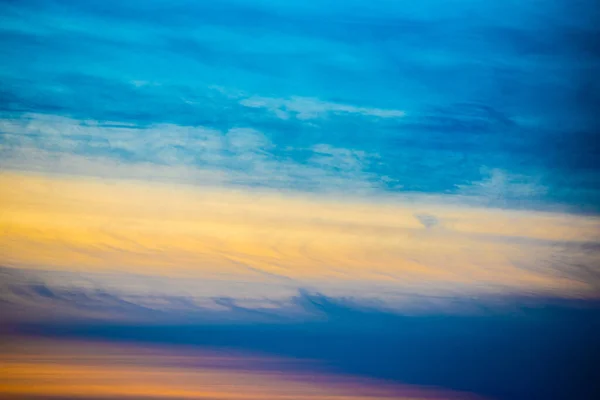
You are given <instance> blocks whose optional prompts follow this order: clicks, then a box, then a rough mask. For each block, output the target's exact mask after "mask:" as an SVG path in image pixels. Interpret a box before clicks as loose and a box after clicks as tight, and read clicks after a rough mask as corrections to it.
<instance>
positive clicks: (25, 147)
mask: <svg viewBox="0 0 600 400" xmlns="http://www.w3.org/2000/svg"><path fill="white" fill-rule="evenodd" d="M0 130H1V131H2V133H3V142H2V144H1V145H0V154H2V155H3V158H2V161H1V162H0V167H3V168H10V169H20V170H33V171H46V172H59V173H70V174H82V175H91V176H104V177H106V176H110V175H112V176H114V177H117V176H120V177H127V176H129V177H134V178H140V179H150V180H153V179H159V180H166V181H180V182H188V183H210V182H212V183H220V184H230V185H243V186H267V187H274V188H286V189H297V190H309V191H336V190H340V189H342V188H344V189H352V190H354V191H356V192H364V191H369V190H374V189H376V188H378V187H382V186H383V185H384V182H383V180H379V178H378V177H377V176H376V175H374V174H372V173H369V172H368V171H366V169H367V167H368V165H369V161H370V158H371V155H368V154H366V153H364V152H360V151H351V150H347V149H344V148H339V147H334V146H331V145H324V144H323V145H315V146H314V147H312V148H297V149H294V148H291V149H288V150H282V149H280V148H277V147H276V146H275V145H274V144H273V143H272V142H271V140H270V139H269V138H268V137H267V136H266V135H265V134H263V133H261V132H260V131H258V130H256V129H252V128H232V129H229V130H226V131H220V130H217V129H212V128H207V127H201V126H196V127H191V126H179V125H172V124H156V125H151V126H147V127H137V126H130V125H127V124H117V123H114V122H102V123H101V122H98V121H89V120H86V121H80V120H75V119H72V118H67V117H60V116H51V115H39V114H33V115H24V116H22V117H21V118H16V119H3V120H1V122H0ZM306 153H308V154H309V156H308V157H307V156H306Z"/></svg>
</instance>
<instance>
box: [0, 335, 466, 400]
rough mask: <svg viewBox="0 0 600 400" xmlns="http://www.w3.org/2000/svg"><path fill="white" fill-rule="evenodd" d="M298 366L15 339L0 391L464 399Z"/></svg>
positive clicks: (243, 357) (3, 354)
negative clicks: (312, 370)
mask: <svg viewBox="0 0 600 400" xmlns="http://www.w3.org/2000/svg"><path fill="white" fill-rule="evenodd" d="M3 339H6V338H3ZM301 365H302V364H301V363H299V362H295V364H292V363H291V362H290V361H289V360H288V361H285V360H282V359H274V358H265V357H260V356H249V355H247V354H231V352H228V353H226V354H224V353H218V352H214V351H212V352H203V351H200V350H196V349H193V348H184V349H177V348H174V347H171V348H169V347H156V346H154V347H142V346H136V345H125V344H110V343H103V342H81V341H49V340H41V339H26V338H19V339H12V340H10V341H5V342H3V346H1V347H0V397H2V398H3V399H4V398H35V397H36V396H40V397H44V398H48V397H60V398H80V399H92V398H99V397H102V398H119V399H121V398H153V399H163V398H164V399H167V398H180V399H223V400H229V399H231V400H234V399H235V400H255V399H257V400H259V399H260V400H263V399H272V400H280V399H281V400H283V399H285V400H295V399H297V400H304V399H306V400H309V399H322V400H345V399H348V400H350V399H352V400H376V399H386V398H387V399H390V398H394V399H401V400H418V399H429V400H434V399H442V398H443V399H459V398H460V399H466V397H463V396H459V395H458V394H455V393H451V392H445V393H442V392H439V391H433V390H425V389H421V388H418V387H406V386H400V385H391V384H384V383H381V382H377V381H370V380H365V379H359V378H355V377H344V376H336V375H332V374H328V373H324V372H312V373H309V372H299V371H300V370H298V369H297V367H298V366H301ZM294 367H296V370H294Z"/></svg>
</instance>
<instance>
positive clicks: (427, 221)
mask: <svg viewBox="0 0 600 400" xmlns="http://www.w3.org/2000/svg"><path fill="white" fill-rule="evenodd" d="M415 218H417V219H418V220H419V222H420V223H421V224H422V225H423V226H424V227H425V228H426V229H431V228H433V227H435V226H437V225H439V223H440V221H439V219H438V218H437V217H436V216H435V215H430V214H416V215H415Z"/></svg>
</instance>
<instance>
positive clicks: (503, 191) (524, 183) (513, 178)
mask: <svg viewBox="0 0 600 400" xmlns="http://www.w3.org/2000/svg"><path fill="white" fill-rule="evenodd" d="M482 173H483V174H484V176H486V177H485V178H484V179H482V180H480V181H474V182H471V183H470V184H468V185H457V188H458V192H457V193H458V194H459V195H464V196H468V197H472V198H475V199H479V200H480V201H481V202H482V203H484V204H487V205H489V206H496V207H497V206H507V205H509V204H514V203H519V202H520V203H524V204H530V203H531V202H535V201H536V200H537V201H539V200H540V199H541V198H542V196H543V195H545V194H546V193H547V191H548V188H547V187H546V186H544V185H543V184H541V183H540V179H536V178H533V177H530V176H525V175H521V174H511V173H508V172H506V171H503V170H500V169H486V168H483V169H482Z"/></svg>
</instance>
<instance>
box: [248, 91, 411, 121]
mask: <svg viewBox="0 0 600 400" xmlns="http://www.w3.org/2000/svg"><path fill="white" fill-rule="evenodd" d="M240 104H242V105H243V106H246V107H250V108H264V109H267V110H269V111H271V112H273V113H274V114H275V115H276V116H277V117H279V118H281V119H288V118H291V117H295V118H298V119H302V120H309V119H315V118H322V117H325V116H327V115H328V114H355V115H363V116H369V117H378V118H402V117H404V115H405V112H404V111H401V110H393V109H382V108H372V107H358V106H353V105H349V104H342V103H333V102H328V101H322V100H319V99H316V98H310V97H297V96H293V97H290V98H275V97H260V96H251V97H247V98H244V99H242V100H241V101H240Z"/></svg>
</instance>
